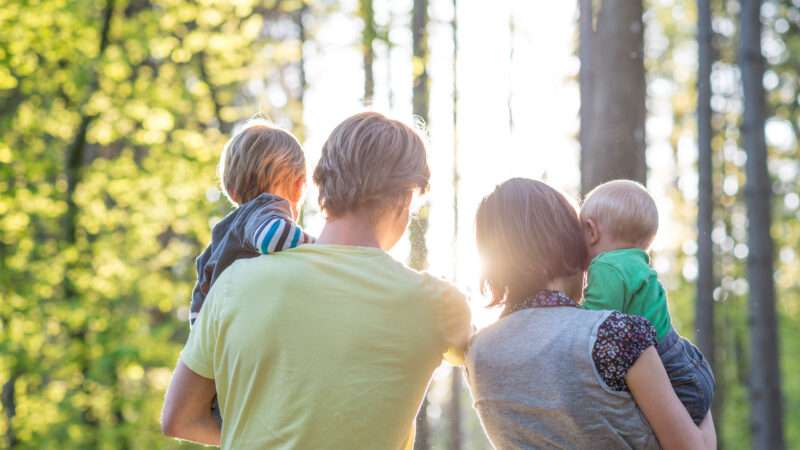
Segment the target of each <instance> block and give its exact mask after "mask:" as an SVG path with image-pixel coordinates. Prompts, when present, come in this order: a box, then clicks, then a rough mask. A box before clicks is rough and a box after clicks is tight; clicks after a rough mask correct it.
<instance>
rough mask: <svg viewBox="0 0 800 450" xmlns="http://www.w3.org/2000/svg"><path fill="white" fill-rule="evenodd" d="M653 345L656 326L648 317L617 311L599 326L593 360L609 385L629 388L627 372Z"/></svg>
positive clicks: (612, 387) (654, 343)
mask: <svg viewBox="0 0 800 450" xmlns="http://www.w3.org/2000/svg"><path fill="white" fill-rule="evenodd" d="M654 345H656V329H655V328H654V327H653V325H652V324H651V323H650V321H649V320H647V319H645V318H644V317H640V316H629V315H627V314H622V313H620V312H616V311H615V312H612V313H611V314H610V315H609V316H608V317H607V318H606V319H605V320H604V321H603V323H601V324H600V326H599V327H598V328H597V340H596V341H595V343H594V346H593V347H592V360H593V361H594V365H595V367H596V368H597V372H598V373H599V374H600V377H601V378H602V379H603V381H604V382H605V384H606V385H607V386H608V387H610V388H611V389H613V390H615V391H627V390H628V385H627V384H626V383H625V375H627V374H628V370H629V369H630V368H631V367H633V365H634V364H635V363H636V360H638V359H639V356H641V355H642V353H644V351H645V350H647V349H648V348H650V347H651V346H654Z"/></svg>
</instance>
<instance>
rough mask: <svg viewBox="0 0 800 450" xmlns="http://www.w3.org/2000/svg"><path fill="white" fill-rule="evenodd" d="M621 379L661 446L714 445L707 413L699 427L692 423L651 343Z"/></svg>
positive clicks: (709, 417) (691, 446)
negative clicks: (623, 380)
mask: <svg viewBox="0 0 800 450" xmlns="http://www.w3.org/2000/svg"><path fill="white" fill-rule="evenodd" d="M625 382H626V383H627V384H628V388H629V389H630V390H631V394H633V398H634V399H635V400H636V403H637V404H638V405H639V409H641V410H642V412H643V413H644V415H645V417H646V418H647V421H648V422H649V423H650V426H651V427H652V428H653V431H654V432H655V434H656V437H657V438H658V442H659V443H660V444H661V447H663V448H664V450H673V449H675V450H677V449H691V450H694V449H714V448H716V445H717V437H716V432H715V431H714V420H713V419H712V418H711V414H710V413H709V414H708V416H706V418H705V419H704V420H703V423H702V424H701V426H700V427H698V426H697V425H695V424H694V422H693V421H692V418H691V417H690V416H689V413H688V412H687V411H686V408H685V407H684V406H683V404H682V403H681V402H680V400H678V396H677V395H675V391H674V390H673V389H672V385H671V384H670V382H669V378H668V377H667V372H666V370H664V366H663V365H662V364H661V359H660V358H659V357H658V352H656V349H655V347H650V348H648V349H647V350H645V351H644V353H642V355H641V356H640V357H639V359H637V360H636V362H635V363H634V364H633V366H632V367H631V368H630V369H629V370H628V374H627V375H626V376H625Z"/></svg>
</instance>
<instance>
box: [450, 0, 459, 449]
mask: <svg viewBox="0 0 800 450" xmlns="http://www.w3.org/2000/svg"><path fill="white" fill-rule="evenodd" d="M450 27H451V33H452V37H453V174H452V175H453V242H452V246H453V280H456V279H458V233H459V231H460V230H459V227H458V220H459V216H458V213H459V208H458V207H459V198H458V193H459V183H460V181H461V180H460V178H461V175H460V173H459V164H458V158H459V155H458V0H453V20H452V21H451V22H450ZM451 377H452V378H451V380H450V383H451V384H450V414H449V415H450V450H461V446H462V442H461V441H462V439H461V391H462V388H461V370H460V369H459V368H458V367H453V370H452V373H451Z"/></svg>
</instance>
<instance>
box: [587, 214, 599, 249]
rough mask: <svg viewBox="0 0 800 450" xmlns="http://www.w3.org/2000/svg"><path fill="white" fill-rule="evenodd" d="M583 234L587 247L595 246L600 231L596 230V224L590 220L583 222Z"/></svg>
mask: <svg viewBox="0 0 800 450" xmlns="http://www.w3.org/2000/svg"><path fill="white" fill-rule="evenodd" d="M583 234H584V236H585V237H586V243H587V244H589V245H595V244H597V241H599V240H600V230H598V228H597V223H596V222H595V221H594V220H592V219H586V220H584V221H583Z"/></svg>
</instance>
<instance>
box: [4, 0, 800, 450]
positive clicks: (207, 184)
mask: <svg viewBox="0 0 800 450" xmlns="http://www.w3.org/2000/svg"><path fill="white" fill-rule="evenodd" d="M432 1H434V0H432ZM408 3H409V16H410V13H411V2H410V1H409V2H408ZM365 4H366V3H365ZM369 4H370V5H371V4H372V2H369ZM712 4H713V5H714V11H713V13H714V21H713V31H714V42H715V47H716V53H717V54H716V62H715V63H714V65H713V72H712V111H713V117H712V124H713V127H714V130H713V131H714V137H713V141H712V149H713V152H714V186H715V195H714V201H715V210H714V216H713V217H714V231H713V240H714V255H715V268H716V272H717V275H718V276H717V280H716V281H717V283H716V288H715V290H714V299H715V311H716V318H715V320H716V330H717V333H716V342H715V347H716V354H717V358H718V366H717V367H716V368H715V370H716V374H717V377H718V382H719V384H720V391H719V392H720V395H721V398H722V405H723V406H722V416H721V417H719V418H718V419H717V423H718V426H719V430H720V433H721V442H722V443H723V444H724V446H725V448H729V449H735V448H748V447H749V445H748V442H749V438H750V432H749V428H748V414H749V408H748V397H747V390H746V388H747V383H748V380H749V367H748V361H749V358H748V352H749V343H748V323H747V304H746V302H747V299H748V295H747V294H748V290H747V281H746V278H745V277H746V273H745V269H746V267H745V259H746V256H747V252H748V248H747V236H746V216H745V209H744V208H745V206H744V201H743V195H744V185H745V183H744V159H745V156H744V152H743V150H742V147H741V136H740V129H739V126H740V123H741V114H742V99H741V88H740V84H739V74H738V68H737V66H736V65H737V48H738V47H737V42H738V41H737V39H738V17H737V14H738V12H739V9H738V2H737V1H734V0H725V1H722V2H712ZM645 6H646V12H645V20H644V25H645V42H646V44H645V45H646V48H645V63H646V68H647V82H648V92H649V95H650V96H651V97H652V98H656V97H659V96H660V98H662V99H663V98H668V99H669V104H670V109H671V115H672V117H673V124H672V128H671V134H670V137H669V140H670V147H671V149H672V151H673V152H674V157H675V159H676V160H677V161H679V163H680V164H683V166H682V167H684V166H685V167H688V169H687V170H686V171H685V172H683V173H680V174H678V176H677V177H676V178H675V179H674V180H673V184H674V186H673V188H672V190H671V192H672V200H673V202H674V203H675V204H676V205H678V207H676V208H674V213H675V215H676V217H675V220H676V222H677V223H678V224H679V225H678V226H677V227H676V229H677V232H679V233H681V235H682V236H685V239H683V244H682V245H680V246H678V247H676V248H674V249H672V250H671V251H670V252H665V254H663V255H661V256H662V258H666V259H667V260H668V261H670V264H669V266H670V270H669V271H668V273H666V274H665V275H664V281H665V284H666V285H667V287H668V289H669V291H670V298H671V305H672V311H673V314H674V315H675V317H676V324H677V326H678V327H679V330H680V331H682V332H683V333H684V334H687V335H689V336H691V335H692V317H693V315H692V314H693V302H694V297H695V289H694V281H695V278H696V275H697V274H696V262H695V257H696V252H697V246H696V244H694V241H693V239H694V229H695V220H696V210H695V206H694V205H695V200H696V190H693V188H692V186H696V184H697V183H696V173H695V172H694V171H693V167H694V163H695V161H694V159H693V156H692V148H693V147H692V146H693V140H694V139H695V136H696V129H695V118H694V110H695V107H696V105H695V100H694V99H695V69H696V68H695V61H694V60H693V59H692V55H693V53H692V52H693V51H695V47H694V46H695V40H694V34H695V32H696V29H695V26H696V11H695V5H694V2H692V1H690V0H679V1H676V2H663V1H655V0H653V1H650V2H646V3H645ZM337 8H341V6H340V5H339V4H338V2H334V1H327V0H318V1H304V0H267V1H263V0H226V1H218V0H97V1H84V0H0V177H1V178H0V181H1V182H0V384H1V385H3V389H2V406H1V407H2V415H0V448H18V449H49V448H54V449H55V448H99V449H154V448H182V447H187V448H188V447H190V446H189V445H186V444H180V443H177V442H175V441H171V440H168V439H165V438H164V437H162V436H161V434H160V431H159V427H158V414H159V410H160V408H161V402H162V399H163V394H164V391H165V389H166V386H167V383H168V382H169V379H170V375H171V370H172V367H173V366H174V364H175V361H176V359H177V355H178V352H179V350H180V348H181V345H182V343H183V341H184V340H185V337H186V334H187V332H188V327H187V324H186V319H187V315H188V299H189V295H190V290H191V286H192V282H193V278H194V267H193V259H194V257H195V256H196V255H197V253H198V252H199V251H200V249H201V248H202V246H203V245H205V243H206V242H207V241H208V239H209V234H210V224H211V223H212V222H213V220H215V218H219V217H220V216H222V215H223V214H225V213H226V212H227V210H228V208H229V206H228V205H227V203H226V202H225V201H224V198H221V197H220V194H219V191H218V190H217V189H216V188H215V186H214V184H215V181H214V179H213V178H211V177H210V174H213V173H214V171H215V166H216V164H217V158H218V156H219V151H220V149H221V147H222V145H223V143H224V141H225V139H226V136H227V134H228V133H229V132H230V131H231V130H232V129H233V127H234V125H235V124H236V122H237V121H240V120H241V119H244V118H246V117H249V116H251V115H252V114H253V112H254V106H253V105H258V109H260V111H261V112H262V113H264V114H265V115H268V116H269V117H271V118H272V119H273V120H275V121H276V122H278V123H279V124H281V125H284V126H286V127H289V128H292V129H294V130H295V131H296V132H297V133H298V135H300V136H302V131H303V121H302V118H303V105H302V98H303V91H304V89H305V82H306V81H305V78H304V72H303V57H304V56H303V54H304V52H303V42H302V41H303V40H305V39H309V40H313V36H310V35H307V33H309V32H308V30H307V29H306V28H307V27H308V28H309V29H312V30H313V24H314V21H315V20H317V18H319V17H323V16H324V15H325V14H328V13H329V12H330V11H331V10H333V9H337ZM353 13H354V14H355V13H356V12H353ZM543 13H546V9H544V8H543ZM522 19H523V18H518V20H522ZM431 20H435V18H432V19H431ZM762 20H763V23H764V36H763V43H764V45H763V48H764V55H765V58H766V62H767V72H766V75H765V77H764V85H765V87H766V89H767V91H768V98H767V102H768V111H767V113H768V116H769V117H768V121H767V137H768V144H769V158H770V163H769V168H770V173H771V176H772V188H773V192H774V203H773V218H774V220H773V228H772V236H773V238H774V240H775V255H776V261H775V263H776V271H775V279H776V287H777V294H778V314H779V324H780V325H779V326H780V330H779V331H780V351H781V356H782V357H781V370H782V374H783V392H784V399H785V403H784V412H785V418H784V423H785V430H786V442H787V446H788V447H789V448H794V447H798V446H800V377H797V376H795V374H796V373H797V372H798V371H800V357H798V355H800V339H798V335H800V284H798V283H797V281H796V280H798V279H800V261H798V259H799V258H800V254H798V242H800V226H798V219H800V197H799V196H798V192H800V186H798V178H799V177H798V172H800V165H799V163H798V160H800V154H798V152H800V147H799V146H798V142H800V113H798V110H800V70H798V69H799V68H800V2H798V1H797V0H770V1H766V2H765V3H764V7H763V8H762ZM370 23H371V22H370ZM368 31H369V33H370V35H369V36H368V38H365V40H364V42H367V41H368V42H372V41H373V40H375V39H388V35H389V33H387V32H386V31H385V30H381V29H378V30H377V31H376V30H375V28H374V26H370V27H368ZM309 34H312V33H309ZM358 45H363V44H362V43H360V42H358V41H354V42H353V46H354V47H355V46H358ZM372 57H373V56H370V58H372ZM409 58H411V55H409ZM267 87H273V88H275V89H278V90H279V91H280V92H282V93H283V96H282V98H281V99H280V101H276V100H275V98H274V97H271V98H270V99H265V95H266V94H265V92H266V91H267ZM370 94H371V89H369V93H368V94H367V95H370ZM576 120H577V118H576ZM770 130H772V132H770ZM784 135H788V136H789V137H788V138H785V139H778V138H774V137H775V136H779V137H780V136H784ZM464 181H465V182H468V180H464ZM463 403H464V405H465V406H464V409H465V412H464V415H465V416H466V415H470V416H474V414H473V412H472V410H471V408H469V407H468V406H467V405H468V404H469V403H468V402H463ZM431 420H433V421H434V426H433V427H432V432H433V433H437V432H439V433H443V431H442V430H443V429H444V426H443V425H442V424H441V423H440V422H443V421H444V419H443V418H439V419H431ZM437 420H438V422H436V421H437ZM470 423H471V424H472V425H471V427H473V428H475V427H476V425H475V421H474V420H472V421H471V422H470ZM476 434H480V431H479V430H477V429H470V430H465V435H467V436H474V435H476ZM431 440H432V442H433V444H432V445H433V446H434V447H442V446H443V444H441V443H442V442H444V440H443V439H440V438H437V437H435V436H434V437H433V438H432V439H431ZM474 441H475V442H478V440H477V439H475V440H474ZM480 442H484V441H483V440H481V441H480ZM471 445H472V444H471V442H465V443H464V448H473V447H471ZM475 445H476V446H477V445H478V444H475ZM481 445H482V444H481Z"/></svg>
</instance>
